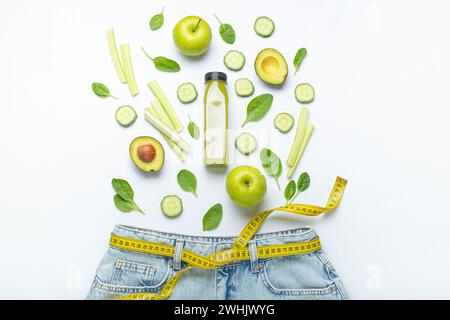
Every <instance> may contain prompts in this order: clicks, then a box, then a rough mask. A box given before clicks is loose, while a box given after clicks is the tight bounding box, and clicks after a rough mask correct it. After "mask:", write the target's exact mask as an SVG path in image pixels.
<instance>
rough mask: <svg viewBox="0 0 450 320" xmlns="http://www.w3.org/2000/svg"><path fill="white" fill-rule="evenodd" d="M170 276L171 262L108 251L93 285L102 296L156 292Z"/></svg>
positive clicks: (137, 254) (116, 250) (166, 259)
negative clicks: (103, 294)
mask: <svg viewBox="0 0 450 320" xmlns="http://www.w3.org/2000/svg"><path fill="white" fill-rule="evenodd" d="M172 274H173V267H172V259H171V258H168V257H163V256H155V255H149V254H141V253H134V252H125V251H122V250H118V249H110V250H109V251H108V253H107V255H106V256H105V258H104V259H103V261H102V263H101V264H100V266H99V268H98V270H97V275H96V278H95V281H94V284H93V287H94V289H96V290H98V291H100V292H103V293H105V294H114V295H124V294H131V293H138V292H151V293H157V292H159V291H160V289H161V288H162V287H163V286H164V284H165V283H166V282H167V281H168V280H169V279H170V278H171V276H172Z"/></svg>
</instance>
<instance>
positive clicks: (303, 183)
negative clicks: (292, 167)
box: [297, 172, 311, 192]
mask: <svg viewBox="0 0 450 320" xmlns="http://www.w3.org/2000/svg"><path fill="white" fill-rule="evenodd" d="M310 183H311V178H310V176H309V174H308V173H307V172H303V173H302V174H301V175H300V177H298V181H297V189H298V191H299V192H303V191H305V190H306V189H308V188H309V185H310Z"/></svg>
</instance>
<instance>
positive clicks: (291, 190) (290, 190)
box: [284, 180, 297, 204]
mask: <svg viewBox="0 0 450 320" xmlns="http://www.w3.org/2000/svg"><path fill="white" fill-rule="evenodd" d="M296 192H297V186H296V185H295V181H293V180H291V181H289V183H288V184H287V185H286V188H285V189H284V198H285V199H286V204H287V203H288V202H289V200H291V199H292V198H293V197H294V195H295V193H296Z"/></svg>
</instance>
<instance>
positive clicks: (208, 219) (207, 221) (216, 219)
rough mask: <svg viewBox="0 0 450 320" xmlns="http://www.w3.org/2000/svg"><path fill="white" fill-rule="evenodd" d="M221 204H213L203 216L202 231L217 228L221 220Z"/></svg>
mask: <svg viewBox="0 0 450 320" xmlns="http://www.w3.org/2000/svg"><path fill="white" fill-rule="evenodd" d="M222 215H223V210H222V205H221V204H220V203H217V204H215V205H213V206H212V207H211V208H210V209H209V210H208V211H207V212H206V213H205V215H204V216H203V231H210V230H213V229H215V228H217V227H218V226H219V224H220V221H221V220H222Z"/></svg>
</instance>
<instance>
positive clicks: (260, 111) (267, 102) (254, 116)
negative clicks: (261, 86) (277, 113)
mask: <svg viewBox="0 0 450 320" xmlns="http://www.w3.org/2000/svg"><path fill="white" fill-rule="evenodd" d="M272 102H273V96H272V95H271V94H270V93H265V94H261V95H259V96H257V97H256V98H254V99H253V100H252V101H250V103H249V104H248V106H247V118H246V119H245V121H244V123H243V124H242V127H243V126H245V125H246V124H247V123H248V122H253V121H258V120H260V119H262V118H263V117H264V116H265V115H266V113H267V112H268V111H269V110H270V107H272Z"/></svg>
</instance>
